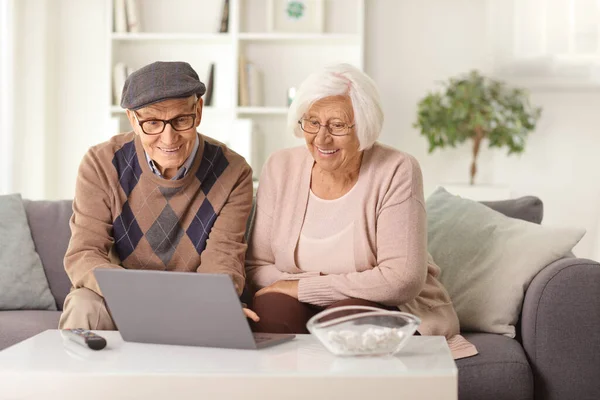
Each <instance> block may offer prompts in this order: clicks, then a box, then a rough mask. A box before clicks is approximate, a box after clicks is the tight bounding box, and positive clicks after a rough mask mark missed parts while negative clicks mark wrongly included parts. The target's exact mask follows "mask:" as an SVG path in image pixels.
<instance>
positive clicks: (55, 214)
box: [23, 200, 73, 310]
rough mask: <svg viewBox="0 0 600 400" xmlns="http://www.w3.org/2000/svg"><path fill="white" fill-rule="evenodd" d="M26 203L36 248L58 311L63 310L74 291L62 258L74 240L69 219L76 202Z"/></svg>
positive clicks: (28, 201)
mask: <svg viewBox="0 0 600 400" xmlns="http://www.w3.org/2000/svg"><path fill="white" fill-rule="evenodd" d="M23 203H24V205H25V210H26V211H27V220H28V221H29V227H30V229H31V236H32V238H33V242H34V243H35V249H36V251H37V253H38V254H39V255H40V258H41V259H42V264H43V265H44V271H45V272H46V277H47V278H48V283H49V284H50V290H51V291H52V295H53V296H54V299H55V300H56V304H57V306H58V309H59V310H62V307H63V303H64V302H65V297H67V294H69V290H70V288H71V281H70V280H69V277H68V276H67V274H66V272H65V268H64V265H63V259H64V257H65V253H66V252H67V246H68V245H69V239H70V238H71V229H70V228H69V219H70V218H71V214H73V208H72V204H73V202H72V201H71V200H60V201H30V200H23Z"/></svg>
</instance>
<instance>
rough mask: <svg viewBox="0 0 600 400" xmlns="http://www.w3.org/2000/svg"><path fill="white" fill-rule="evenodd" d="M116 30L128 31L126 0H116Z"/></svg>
mask: <svg viewBox="0 0 600 400" xmlns="http://www.w3.org/2000/svg"><path fill="white" fill-rule="evenodd" d="M113 7H114V10H113V11H114V13H113V15H114V30H115V32H116V33H125V32H127V12H126V11H125V0H114V2H113Z"/></svg>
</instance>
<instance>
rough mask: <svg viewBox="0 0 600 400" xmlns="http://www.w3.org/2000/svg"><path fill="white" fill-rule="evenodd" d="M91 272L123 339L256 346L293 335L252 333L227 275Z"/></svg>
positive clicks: (132, 271) (289, 337)
mask: <svg viewBox="0 0 600 400" xmlns="http://www.w3.org/2000/svg"><path fill="white" fill-rule="evenodd" d="M94 274H95V276H96V279H97V280H98V284H99V285H100V290H101V291H102V294H103V295H104V299H105V300H106V303H107V305H108V309H109V310H110V313H111V315H112V317H113V319H114V321H115V324H116V325H117V328H118V329H119V332H120V334H121V336H122V337H123V340H126V341H128V342H142V343H157V344H173V345H186V346H206V347H224V348H233V349H258V348H262V347H266V346H271V345H274V344H278V343H282V342H285V341H288V340H291V339H293V338H294V336H295V335H291V334H271V333H269V334H265V333H254V334H253V333H252V331H251V330H250V325H249V324H248V321H247V320H246V316H245V315H244V312H243V311H242V305H241V303H240V300H239V299H238V296H237V293H236V291H235V288H234V286H233V282H232V281H231V278H230V277H229V276H228V275H224V274H202V273H195V272H193V273H192V272H171V271H169V272H165V271H148V270H127V269H101V268H100V269H96V270H95V271H94Z"/></svg>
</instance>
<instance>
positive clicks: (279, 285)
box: [254, 281, 298, 299]
mask: <svg viewBox="0 0 600 400" xmlns="http://www.w3.org/2000/svg"><path fill="white" fill-rule="evenodd" d="M265 293H281V294H286V295H288V296H290V297H293V298H295V299H298V281H277V282H275V283H273V284H272V285H270V286H267V287H264V288H262V289H260V290H259V291H258V292H256V294H255V295H254V297H258V296H262V295H263V294H265Z"/></svg>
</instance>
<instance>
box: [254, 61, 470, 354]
mask: <svg viewBox="0 0 600 400" xmlns="http://www.w3.org/2000/svg"><path fill="white" fill-rule="evenodd" d="M382 124H383V112H382V109H381V105H380V100H379V94H378V91H377V88H376V87H375V84H374V82H373V81H372V80H371V79H370V78H369V77H368V76H367V75H365V74H364V73H363V72H361V71H360V70H358V69H357V68H355V67H352V66H350V65H347V64H342V65H336V66H333V67H330V68H327V69H325V70H323V71H321V72H318V73H315V74H312V75H311V76H309V77H308V78H307V79H306V80H305V81H304V82H303V83H302V85H301V86H300V88H299V90H298V92H297V95H296V97H295V99H294V102H293V103H292V105H291V107H290V110H289V114H288V125H289V127H290V128H291V129H292V130H293V131H294V133H295V134H296V136H298V137H304V139H305V140H306V147H304V146H302V147H298V148H292V149H285V150H282V151H279V152H276V153H274V154H273V155H272V156H271V157H270V158H269V160H268V161H267V162H266V164H265V166H264V167H263V171H262V175H261V178H260V185H259V188H258V194H257V204H256V214H255V220H254V223H253V227H252V230H251V236H250V239H249V243H248V252H247V255H246V272H247V279H248V282H249V284H250V287H252V288H254V290H257V292H256V294H255V296H254V299H253V306H252V307H253V309H254V311H255V312H256V313H257V314H258V316H259V317H260V322H258V323H257V324H255V325H254V329H255V330H256V331H262V332H271V333H307V331H306V322H307V321H308V319H309V318H310V317H312V316H313V315H315V314H316V313H317V312H319V311H321V310H323V309H325V308H331V307H338V306H344V305H369V306H374V307H379V308H384V309H395V310H398V309H400V310H402V311H406V312H410V313H413V314H415V315H417V316H419V317H420V318H421V320H422V324H421V325H420V327H419V333H420V334H422V335H444V336H446V337H447V338H448V339H449V341H448V342H449V345H450V348H451V349H452V350H453V354H454V356H455V358H460V357H466V356H471V355H474V354H476V353H477V351H476V349H475V347H474V346H473V345H471V344H470V343H469V342H467V341H466V340H465V339H464V338H462V337H461V336H460V335H458V333H459V323H458V318H457V315H456V312H455V311H454V308H453V306H452V303H451V301H450V298H449V296H448V293H447V292H446V290H445V289H444V288H443V287H442V285H441V284H440V282H439V281H438V280H437V276H438V275H439V273H440V270H439V268H438V267H437V266H436V265H435V264H434V263H433V260H432V259H431V257H430V256H429V255H428V253H427V226H426V214H425V203H424V199H423V178H422V175H421V169H420V167H419V163H418V162H417V160H416V159H415V158H413V157H412V156H410V155H408V154H406V153H403V152H401V151H398V150H395V149H392V148H390V147H386V146H384V145H381V144H379V143H377V142H376V140H377V138H378V137H379V134H380V132H381V128H382Z"/></svg>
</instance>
